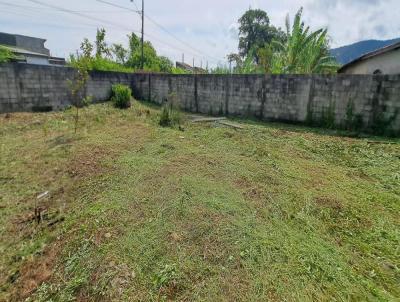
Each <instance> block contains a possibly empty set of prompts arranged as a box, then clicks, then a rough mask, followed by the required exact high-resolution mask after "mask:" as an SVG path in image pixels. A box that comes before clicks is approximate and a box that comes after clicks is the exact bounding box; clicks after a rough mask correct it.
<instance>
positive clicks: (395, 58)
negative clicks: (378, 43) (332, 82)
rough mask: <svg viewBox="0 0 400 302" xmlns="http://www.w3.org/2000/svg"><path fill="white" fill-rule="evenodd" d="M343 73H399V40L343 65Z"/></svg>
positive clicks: (341, 70)
mask: <svg viewBox="0 0 400 302" xmlns="http://www.w3.org/2000/svg"><path fill="white" fill-rule="evenodd" d="M338 72H339V73H345V74H400V42H398V43H395V44H392V45H389V46H386V47H383V48H380V49H378V50H375V51H373V52H370V53H367V54H365V55H363V56H361V57H359V58H358V59H355V60H354V61H352V62H350V63H348V64H346V65H344V66H343V67H342V68H340V69H339V71H338Z"/></svg>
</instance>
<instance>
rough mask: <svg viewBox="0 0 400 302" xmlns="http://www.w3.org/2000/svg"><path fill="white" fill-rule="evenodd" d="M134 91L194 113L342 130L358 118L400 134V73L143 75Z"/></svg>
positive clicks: (365, 126)
mask: <svg viewBox="0 0 400 302" xmlns="http://www.w3.org/2000/svg"><path fill="white" fill-rule="evenodd" d="M133 90H134V92H135V93H136V97H138V98H140V99H144V100H148V101H151V102H155V103H157V104H162V103H163V102H165V101H166V100H168V99H170V98H174V99H177V100H178V101H179V103H180V107H181V108H182V109H183V110H186V111H190V112H197V113H203V114H210V115H231V116H243V117H257V118H260V119H263V120H268V121H282V122H291V123H305V122H310V119H311V122H312V121H314V122H315V123H316V124H318V123H323V120H324V119H332V122H333V123H334V124H335V126H336V127H345V126H346V125H347V124H348V123H349V119H351V120H355V119H356V118H357V119H359V120H362V126H361V127H362V129H364V130H370V129H371V128H374V127H390V129H391V130H393V131H394V132H397V133H398V134H399V133H400V75H377V76H372V75H345V74H340V75H166V74H137V75H136V76H135V81H134V83H133ZM349 108H352V110H351V114H349V112H350V111H349ZM389 124H390V125H389ZM375 130H376V129H374V131H375ZM378 130H379V129H378ZM382 130H384V129H382ZM393 131H392V132H393ZM377 132H379V131H377Z"/></svg>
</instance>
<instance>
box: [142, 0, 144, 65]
mask: <svg viewBox="0 0 400 302" xmlns="http://www.w3.org/2000/svg"><path fill="white" fill-rule="evenodd" d="M141 66H142V70H143V69H144V0H142V63H141Z"/></svg>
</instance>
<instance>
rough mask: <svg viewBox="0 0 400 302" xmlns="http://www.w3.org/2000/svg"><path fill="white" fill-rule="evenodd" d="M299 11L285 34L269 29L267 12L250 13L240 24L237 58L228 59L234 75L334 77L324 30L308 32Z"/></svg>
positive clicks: (287, 21) (275, 29)
mask: <svg viewBox="0 0 400 302" xmlns="http://www.w3.org/2000/svg"><path fill="white" fill-rule="evenodd" d="M302 12H303V9H302V8H301V9H300V10H299V11H298V12H297V14H296V16H295V19H294V22H293V26H291V25H290V20H289V17H287V19H286V33H283V32H282V31H281V30H280V29H277V28H276V27H274V26H272V25H270V23H269V18H268V15H267V14H266V12H264V11H261V10H249V11H247V12H246V13H245V14H244V15H243V16H242V18H241V19H240V20H239V23H240V29H239V30H240V37H239V53H240V55H239V54H230V55H228V61H229V62H234V63H235V67H234V68H233V73H239V74H248V73H272V74H312V73H335V72H336V71H337V69H338V67H339V65H338V64H337V63H336V62H335V60H334V58H333V57H332V56H331V55H330V53H329V40H328V32H327V30H326V29H319V30H317V31H314V32H313V31H311V30H310V27H308V26H306V25H305V24H304V22H303V21H302V20H301V17H302Z"/></svg>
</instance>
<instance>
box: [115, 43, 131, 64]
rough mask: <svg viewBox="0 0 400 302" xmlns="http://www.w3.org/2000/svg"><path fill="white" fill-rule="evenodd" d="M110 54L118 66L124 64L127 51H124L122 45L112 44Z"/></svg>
mask: <svg viewBox="0 0 400 302" xmlns="http://www.w3.org/2000/svg"><path fill="white" fill-rule="evenodd" d="M111 52H112V53H113V55H114V57H115V60H116V61H117V63H118V64H122V65H123V64H125V62H126V57H127V55H128V50H127V49H125V48H124V47H123V46H122V44H113V46H112V48H111Z"/></svg>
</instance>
